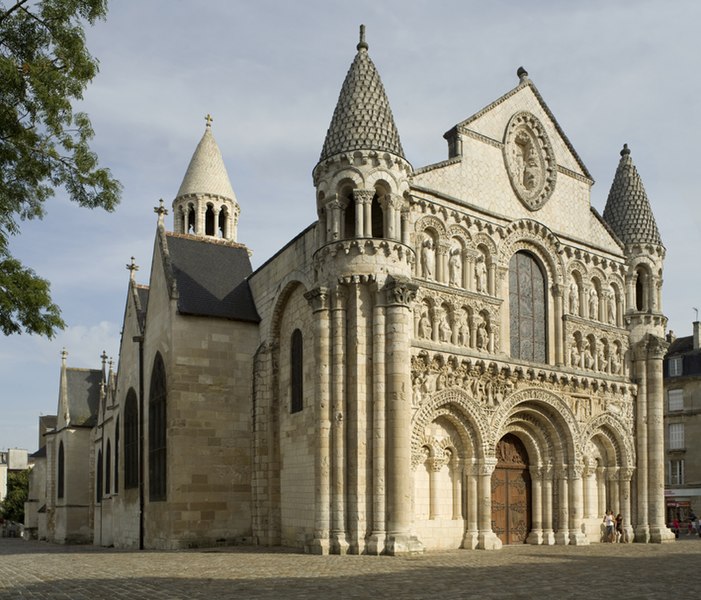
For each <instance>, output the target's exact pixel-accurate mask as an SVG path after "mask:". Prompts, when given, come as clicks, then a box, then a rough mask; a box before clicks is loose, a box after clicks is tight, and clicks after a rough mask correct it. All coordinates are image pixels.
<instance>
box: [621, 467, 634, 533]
mask: <svg viewBox="0 0 701 600" xmlns="http://www.w3.org/2000/svg"><path fill="white" fill-rule="evenodd" d="M633 473H635V469H633V468H631V467H621V469H620V471H619V476H620V484H619V487H620V499H621V509H620V510H621V516H622V517H623V541H624V542H632V541H633V528H632V527H631V520H630V511H631V508H632V507H631V503H630V480H631V479H632V478H633Z"/></svg>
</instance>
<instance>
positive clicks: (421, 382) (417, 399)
mask: <svg viewBox="0 0 701 600" xmlns="http://www.w3.org/2000/svg"><path fill="white" fill-rule="evenodd" d="M425 384H426V376H425V375H424V374H423V373H416V374H415V375H414V382H413V385H412V390H413V392H414V393H413V396H412V404H413V405H414V406H419V405H420V404H421V401H422V400H423V396H424V392H425V391H426V385H425Z"/></svg>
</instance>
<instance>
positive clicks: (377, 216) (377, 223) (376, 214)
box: [372, 194, 385, 238]
mask: <svg viewBox="0 0 701 600" xmlns="http://www.w3.org/2000/svg"><path fill="white" fill-rule="evenodd" d="M383 219H384V218H383V214H382V206H380V199H379V197H378V196H377V194H375V195H374V196H373V198H372V237H374V238H381V237H385V232H384V220H383Z"/></svg>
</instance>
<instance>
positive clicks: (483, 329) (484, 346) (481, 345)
mask: <svg viewBox="0 0 701 600" xmlns="http://www.w3.org/2000/svg"><path fill="white" fill-rule="evenodd" d="M477 349H478V350H482V351H483V352H487V351H488V350H489V324H488V323H487V321H486V320H485V319H484V317H483V318H482V322H481V323H480V324H479V325H478V326H477Z"/></svg>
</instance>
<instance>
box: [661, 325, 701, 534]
mask: <svg viewBox="0 0 701 600" xmlns="http://www.w3.org/2000/svg"><path fill="white" fill-rule="evenodd" d="M669 342H670V346H669V350H668V351H667V355H666V356H665V369H664V376H665V379H664V384H665V396H666V397H665V415H664V422H665V429H666V437H665V459H666V464H665V470H666V475H667V477H666V482H665V483H666V485H665V495H666V500H667V522H668V523H671V522H672V521H673V519H674V518H675V517H676V518H678V519H679V520H680V521H681V522H683V521H686V520H687V519H688V517H689V515H690V514H691V513H694V514H696V515H698V514H701V324H700V323H699V322H698V321H695V322H694V323H693V335H690V336H686V337H680V338H674V337H673V336H670V337H669Z"/></svg>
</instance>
